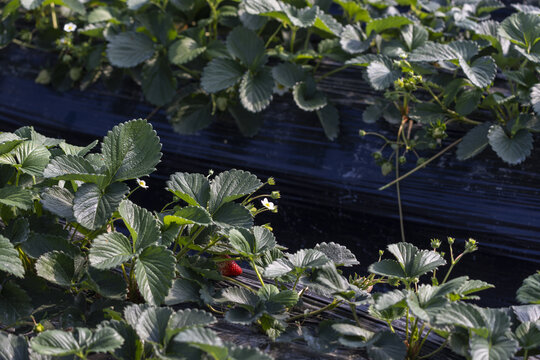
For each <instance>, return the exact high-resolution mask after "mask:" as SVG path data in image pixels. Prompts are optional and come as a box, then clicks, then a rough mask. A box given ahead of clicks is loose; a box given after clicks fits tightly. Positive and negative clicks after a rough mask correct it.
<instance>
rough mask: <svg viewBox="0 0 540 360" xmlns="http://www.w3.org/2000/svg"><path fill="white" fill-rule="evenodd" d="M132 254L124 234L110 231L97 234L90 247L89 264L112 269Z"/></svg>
mask: <svg viewBox="0 0 540 360" xmlns="http://www.w3.org/2000/svg"><path fill="white" fill-rule="evenodd" d="M133 256H134V251H133V248H132V245H131V242H130V241H129V239H128V238H127V237H125V236H124V234H121V233H118V232H111V233H105V234H101V235H99V236H98V237H97V238H95V239H94V241H93V244H92V248H90V255H89V257H88V258H89V260H90V265H92V266H93V267H95V268H96V269H112V268H114V267H117V266H120V265H121V264H123V263H125V262H126V261H128V260H130V259H131V258H132V257H133Z"/></svg>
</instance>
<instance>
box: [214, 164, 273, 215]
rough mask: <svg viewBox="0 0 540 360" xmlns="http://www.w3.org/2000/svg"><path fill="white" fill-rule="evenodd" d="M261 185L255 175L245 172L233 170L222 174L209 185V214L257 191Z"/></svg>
mask: <svg viewBox="0 0 540 360" xmlns="http://www.w3.org/2000/svg"><path fill="white" fill-rule="evenodd" d="M262 185H263V184H262V182H261V181H260V180H259V179H257V177H256V176H255V175H253V174H251V173H250V172H247V171H243V170H236V169H233V170H229V171H224V172H222V173H221V174H219V175H218V176H216V177H215V178H214V179H213V180H212V182H211V184H210V202H209V208H210V209H209V210H210V213H213V212H215V211H216V210H217V209H218V208H219V207H220V206H221V205H223V204H225V203H228V202H231V201H233V200H236V199H239V198H241V197H243V196H246V195H248V194H251V193H253V192H255V191H257V190H258V189H259V188H260V187H261V186H262Z"/></svg>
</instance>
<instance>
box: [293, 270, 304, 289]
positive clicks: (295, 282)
mask: <svg viewBox="0 0 540 360" xmlns="http://www.w3.org/2000/svg"><path fill="white" fill-rule="evenodd" d="M302 273H303V272H301V273H300V274H298V276H297V277H296V280H295V281H294V285H293V290H296V285H298V281H299V280H300V277H301V276H302Z"/></svg>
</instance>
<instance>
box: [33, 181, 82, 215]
mask: <svg viewBox="0 0 540 360" xmlns="http://www.w3.org/2000/svg"><path fill="white" fill-rule="evenodd" d="M74 199H75V195H73V194H72V193H71V191H69V190H68V189H66V188H61V187H59V186H56V185H54V186H52V187H50V188H46V189H45V190H44V191H43V193H42V194H41V205H43V208H44V209H45V210H47V211H50V212H51V213H53V214H54V215H56V216H58V217H60V218H62V219H66V220H67V221H68V222H72V221H75V215H74V214H73V200H74Z"/></svg>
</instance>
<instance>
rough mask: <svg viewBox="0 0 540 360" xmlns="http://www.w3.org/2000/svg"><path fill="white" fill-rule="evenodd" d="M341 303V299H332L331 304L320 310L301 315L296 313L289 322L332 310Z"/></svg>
mask: <svg viewBox="0 0 540 360" xmlns="http://www.w3.org/2000/svg"><path fill="white" fill-rule="evenodd" d="M340 303H341V300H339V301H338V300H337V299H334V301H332V302H331V303H330V304H328V305H326V306H324V307H322V308H320V309H318V310H315V311H312V312H310V313H307V314H300V315H296V316H292V317H290V318H288V319H287V320H285V321H287V322H291V321H295V320H298V319H302V318H307V317H309V316H315V315H318V314H320V313H323V312H325V311H327V310H332V309H334V308H335V307H336V306H338V305H339V304H340Z"/></svg>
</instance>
